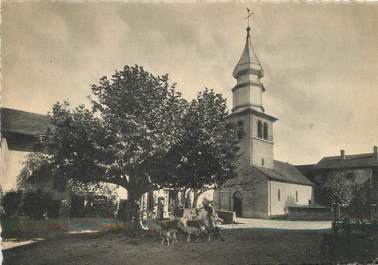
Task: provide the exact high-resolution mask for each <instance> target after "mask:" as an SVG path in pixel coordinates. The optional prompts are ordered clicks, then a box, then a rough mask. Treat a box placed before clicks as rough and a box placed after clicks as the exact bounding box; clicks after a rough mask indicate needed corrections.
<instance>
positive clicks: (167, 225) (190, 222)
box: [141, 208, 224, 246]
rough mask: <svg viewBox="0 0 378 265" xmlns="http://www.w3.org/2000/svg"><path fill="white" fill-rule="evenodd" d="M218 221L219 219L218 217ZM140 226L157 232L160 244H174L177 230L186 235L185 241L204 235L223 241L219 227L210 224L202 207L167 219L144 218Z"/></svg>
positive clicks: (209, 238) (209, 239)
mask: <svg viewBox="0 0 378 265" xmlns="http://www.w3.org/2000/svg"><path fill="white" fill-rule="evenodd" d="M218 221H221V219H219V218H218ZM141 226H142V228H143V229H145V230H150V231H156V232H159V234H160V237H161V245H165V244H167V245H168V246H169V245H175V244H176V243H177V234H178V233H179V232H181V233H183V234H184V235H186V237H187V239H186V241H187V242H190V241H191V240H192V237H193V236H194V237H195V238H196V239H198V238H200V237H201V236H206V237H207V239H208V241H211V236H215V237H218V238H219V239H220V240H222V241H224V238H223V236H222V234H221V230H220V228H219V227H218V226H213V225H211V223H210V220H209V217H208V215H207V212H206V210H204V209H203V208H199V209H194V210H193V211H190V212H189V214H184V215H183V216H182V217H177V216H172V218H170V219H168V220H155V219H150V220H144V221H141Z"/></svg>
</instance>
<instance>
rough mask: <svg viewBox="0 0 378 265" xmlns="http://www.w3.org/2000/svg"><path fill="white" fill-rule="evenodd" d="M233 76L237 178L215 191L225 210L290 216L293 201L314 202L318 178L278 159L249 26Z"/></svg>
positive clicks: (298, 202)
mask: <svg viewBox="0 0 378 265" xmlns="http://www.w3.org/2000/svg"><path fill="white" fill-rule="evenodd" d="M233 76H234V78H235V79H236V80H237V84H236V85H235V86H234V87H233V88H232V93H233V108H232V113H231V114H230V119H231V120H232V121H233V122H234V123H235V124H236V126H237V128H238V130H239V132H240V137H241V143H240V151H241V157H240V159H239V162H240V165H239V169H238V177H236V178H235V179H233V180H231V181H230V183H228V184H227V185H225V186H223V187H222V188H221V189H220V190H218V191H216V192H215V194H214V201H215V203H216V204H217V208H218V209H220V210H229V211H234V212H236V215H237V216H241V217H257V218H271V217H274V216H280V215H286V214H287V213H288V206H289V205H309V204H311V203H312V202H313V198H312V197H313V192H312V190H313V183H312V182H311V181H310V180H309V179H307V178H306V177H305V176H304V175H303V174H302V173H301V172H300V171H298V170H297V169H296V168H295V167H294V166H293V165H290V164H288V163H285V162H280V161H277V160H274V152H273V145H274V142H273V123H274V122H275V121H277V118H275V117H273V116H271V115H269V114H267V113H266V112H265V109H264V107H263V104H262V98H263V92H265V87H264V85H263V84H262V82H261V80H260V79H261V78H262V77H263V76H264V71H263V68H262V65H261V63H260V61H259V60H258V58H257V56H256V54H255V52H254V50H253V48H252V42H251V36H250V28H249V27H248V28H247V38H246V43H245V47H244V50H243V53H242V55H241V57H240V59H239V62H238V63H237V65H236V67H235V69H234V71H233Z"/></svg>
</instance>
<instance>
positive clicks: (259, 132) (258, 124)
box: [257, 120, 263, 138]
mask: <svg viewBox="0 0 378 265" xmlns="http://www.w3.org/2000/svg"><path fill="white" fill-rule="evenodd" d="M262 129H263V128H262V122H261V121H260V120H258V121H257V137H258V138H262Z"/></svg>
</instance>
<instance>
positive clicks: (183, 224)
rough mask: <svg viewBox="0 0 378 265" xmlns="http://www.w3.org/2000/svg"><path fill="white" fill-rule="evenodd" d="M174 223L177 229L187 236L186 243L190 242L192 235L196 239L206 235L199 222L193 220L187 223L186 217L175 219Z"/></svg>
mask: <svg viewBox="0 0 378 265" xmlns="http://www.w3.org/2000/svg"><path fill="white" fill-rule="evenodd" d="M176 221H177V225H178V228H179V229H180V230H181V231H182V232H183V233H184V234H186V235H187V240H186V241H187V242H190V241H191V237H192V235H194V236H196V237H197V238H198V237H199V236H200V235H201V234H203V233H207V231H206V229H202V228H201V224H200V222H198V221H195V220H191V221H189V220H188V217H187V216H184V217H181V218H176ZM209 240H210V237H209Z"/></svg>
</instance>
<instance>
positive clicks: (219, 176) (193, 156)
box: [153, 89, 238, 204]
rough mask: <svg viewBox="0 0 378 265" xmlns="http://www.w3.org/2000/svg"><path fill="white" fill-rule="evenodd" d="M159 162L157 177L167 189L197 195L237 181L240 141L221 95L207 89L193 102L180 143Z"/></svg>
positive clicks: (185, 120) (156, 171)
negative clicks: (176, 189)
mask: <svg viewBox="0 0 378 265" xmlns="http://www.w3.org/2000/svg"><path fill="white" fill-rule="evenodd" d="M156 162H158V163H159V165H158V166H155V167H153V168H154V169H155V171H154V174H156V175H158V176H160V177H161V178H162V179H163V180H165V182H164V185H165V186H171V187H175V188H184V189H191V190H194V191H195V192H197V193H201V192H204V191H206V190H207V189H208V188H209V187H217V186H221V185H223V184H224V183H225V182H226V181H227V180H229V179H231V178H233V177H235V174H236V173H235V172H236V168H237V166H238V137H237V132H236V130H235V129H234V126H233V124H232V123H231V121H230V119H229V118H228V110H227V105H226V100H225V99H224V98H223V97H222V95H221V94H216V93H215V92H214V91H213V90H209V89H205V90H204V91H201V92H200V93H199V94H198V95H197V98H196V99H194V100H192V101H191V102H190V104H189V106H188V110H187V112H186V113H185V115H184V117H183V127H182V134H181V137H180V139H179V141H178V142H177V143H176V144H175V145H174V146H173V148H172V149H171V150H170V151H169V152H168V153H167V155H166V157H163V159H161V160H156ZM167 173H168V174H167ZM194 204H195V203H194Z"/></svg>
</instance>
